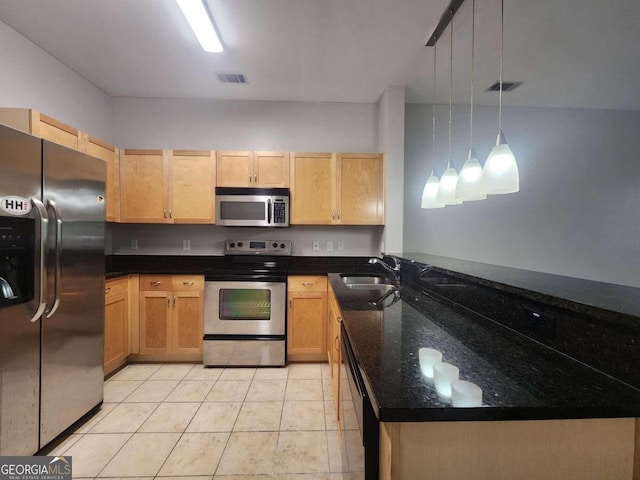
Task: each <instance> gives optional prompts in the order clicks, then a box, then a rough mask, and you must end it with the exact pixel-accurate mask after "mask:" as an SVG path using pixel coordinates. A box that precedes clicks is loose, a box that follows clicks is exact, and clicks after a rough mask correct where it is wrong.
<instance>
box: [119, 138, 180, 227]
mask: <svg viewBox="0 0 640 480" xmlns="http://www.w3.org/2000/svg"><path fill="white" fill-rule="evenodd" d="M167 163H168V158H167V155H164V154H163V151H162V150H121V152H120V189H121V190H120V193H121V195H122V197H121V199H120V220H121V221H122V222H124V223H169V222H170V218H169V215H168V208H167V203H168V196H169V194H168V188H167V183H166V181H165V172H166V171H167V170H168V168H167Z"/></svg>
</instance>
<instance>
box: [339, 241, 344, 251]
mask: <svg viewBox="0 0 640 480" xmlns="http://www.w3.org/2000/svg"><path fill="white" fill-rule="evenodd" d="M343 250H344V241H343V240H338V251H339V252H342V251H343Z"/></svg>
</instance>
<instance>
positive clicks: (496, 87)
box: [485, 80, 523, 92]
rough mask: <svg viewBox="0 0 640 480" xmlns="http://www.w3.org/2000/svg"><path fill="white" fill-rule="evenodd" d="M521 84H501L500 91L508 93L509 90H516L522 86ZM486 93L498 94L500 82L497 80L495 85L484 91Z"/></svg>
mask: <svg viewBox="0 0 640 480" xmlns="http://www.w3.org/2000/svg"><path fill="white" fill-rule="evenodd" d="M522 83H523V82H505V81H503V82H502V91H503V92H510V91H511V90H515V89H516V88H518V87H519V86H520V85H522ZM485 91H486V92H499V91H500V80H498V81H497V82H496V83H494V84H493V85H491V86H490V87H489V88H487V89H486V90H485Z"/></svg>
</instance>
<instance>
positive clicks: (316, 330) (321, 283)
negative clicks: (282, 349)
mask: <svg viewBox="0 0 640 480" xmlns="http://www.w3.org/2000/svg"><path fill="white" fill-rule="evenodd" d="M287 286H288V290H289V294H288V297H289V298H288V300H289V311H288V315H287V319H288V320H287V321H288V324H287V360H289V361H307V362H311V361H323V360H324V359H325V350H326V343H325V342H326V324H327V322H326V315H327V277H325V276H290V277H289V278H288V280H287Z"/></svg>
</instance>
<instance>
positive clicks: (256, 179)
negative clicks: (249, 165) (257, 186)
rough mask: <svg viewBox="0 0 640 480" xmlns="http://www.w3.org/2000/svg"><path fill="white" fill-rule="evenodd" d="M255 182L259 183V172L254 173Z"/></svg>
mask: <svg viewBox="0 0 640 480" xmlns="http://www.w3.org/2000/svg"><path fill="white" fill-rule="evenodd" d="M253 183H258V174H257V173H254V174H253Z"/></svg>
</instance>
